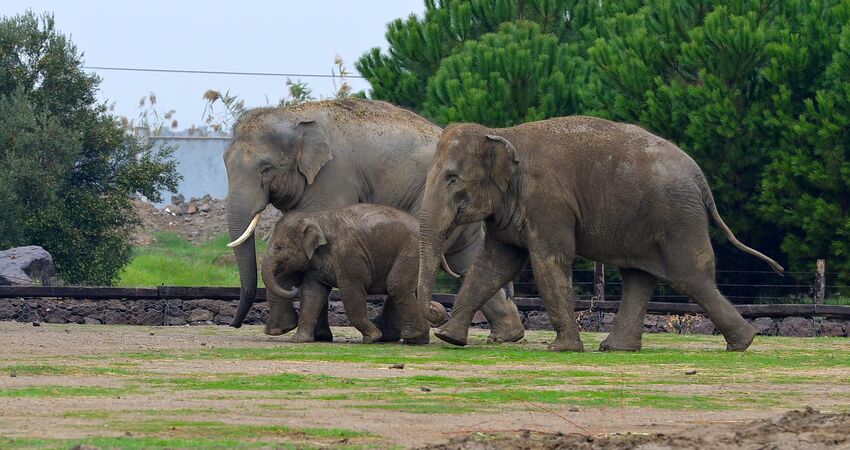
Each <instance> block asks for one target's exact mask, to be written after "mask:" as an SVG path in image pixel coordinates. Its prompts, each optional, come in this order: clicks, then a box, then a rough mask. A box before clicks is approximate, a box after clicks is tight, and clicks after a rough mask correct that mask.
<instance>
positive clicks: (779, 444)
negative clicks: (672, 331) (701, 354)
mask: <svg viewBox="0 0 850 450" xmlns="http://www.w3.org/2000/svg"><path fill="white" fill-rule="evenodd" d="M704 448H710V449H768V448H769V449H777V450H779V449H789V450H790V449H801V448H806V449H838V448H840V449H848V448H850V413H843V414H826V413H821V412H819V411H817V410H814V409H811V408H806V409H804V410H801V411H789V412H787V413H785V414H782V415H780V416H777V417H774V418H769V419H761V420H755V421H747V422H736V423H707V424H705V425H699V426H694V427H691V428H688V429H685V430H681V431H677V432H673V433H652V434H635V433H626V434H611V435H605V436H586V435H581V434H563V433H540V432H532V431H527V430H525V431H519V432H516V433H495V434H489V433H471V434H468V435H465V436H462V437H458V438H454V439H452V440H451V441H449V442H447V443H444V444H437V445H430V446H426V447H422V449H429V450H473V449H475V450H477V449H482V450H483V449H528V450H536V449H587V450H590V449H704Z"/></svg>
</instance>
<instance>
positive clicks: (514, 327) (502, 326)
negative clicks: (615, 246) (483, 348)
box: [487, 315, 525, 343]
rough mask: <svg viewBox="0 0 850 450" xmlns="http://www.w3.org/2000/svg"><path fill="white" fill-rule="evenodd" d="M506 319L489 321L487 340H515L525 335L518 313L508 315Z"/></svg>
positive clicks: (494, 341) (497, 341)
mask: <svg viewBox="0 0 850 450" xmlns="http://www.w3.org/2000/svg"><path fill="white" fill-rule="evenodd" d="M507 319H508V320H496V321H493V322H492V323H490V335H489V336H487V342H493V343H503V342H517V341H519V340H520V339H522V338H523V337H525V327H523V326H522V321H521V320H520V319H519V315H514V316H513V317H511V316H509V317H508V318H507Z"/></svg>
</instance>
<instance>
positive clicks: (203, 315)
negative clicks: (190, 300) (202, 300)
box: [189, 308, 213, 323]
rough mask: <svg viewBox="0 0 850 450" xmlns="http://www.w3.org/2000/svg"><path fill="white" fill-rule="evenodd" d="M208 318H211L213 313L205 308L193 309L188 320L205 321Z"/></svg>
mask: <svg viewBox="0 0 850 450" xmlns="http://www.w3.org/2000/svg"><path fill="white" fill-rule="evenodd" d="M208 320H213V313H211V312H209V311H208V310H206V309H200V308H198V309H193V310H192V312H190V313H189V322H192V323H194V322H206V321H208Z"/></svg>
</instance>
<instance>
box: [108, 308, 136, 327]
mask: <svg viewBox="0 0 850 450" xmlns="http://www.w3.org/2000/svg"><path fill="white" fill-rule="evenodd" d="M103 322H104V323H106V324H109V325H127V324H129V323H130V315H129V314H127V312H126V311H119V310H114V309H110V310H108V311H106V314H105V315H104V320H103Z"/></svg>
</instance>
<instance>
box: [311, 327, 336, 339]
mask: <svg viewBox="0 0 850 450" xmlns="http://www.w3.org/2000/svg"><path fill="white" fill-rule="evenodd" d="M313 337H314V338H315V339H316V342H333V340H334V334H333V333H332V332H331V329H330V328H322V329H318V328H317V329H316V332H315V334H314V335H313Z"/></svg>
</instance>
